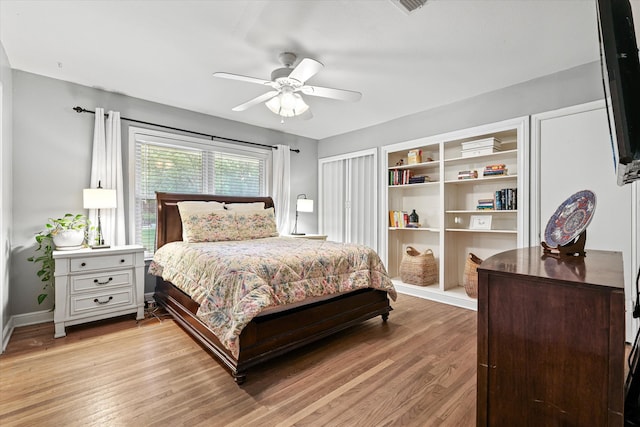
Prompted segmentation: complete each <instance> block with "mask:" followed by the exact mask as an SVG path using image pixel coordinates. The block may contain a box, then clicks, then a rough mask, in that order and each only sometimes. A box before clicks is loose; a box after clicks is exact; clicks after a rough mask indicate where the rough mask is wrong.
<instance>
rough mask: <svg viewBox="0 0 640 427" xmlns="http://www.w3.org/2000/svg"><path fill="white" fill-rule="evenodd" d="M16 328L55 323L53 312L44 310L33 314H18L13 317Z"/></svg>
mask: <svg viewBox="0 0 640 427" xmlns="http://www.w3.org/2000/svg"><path fill="white" fill-rule="evenodd" d="M11 320H12V321H13V326H14V328H19V327H20V326H28V325H36V324H38V323H47V322H53V311H51V310H42V311H34V312H33V313H24V314H16V315H13V316H11Z"/></svg>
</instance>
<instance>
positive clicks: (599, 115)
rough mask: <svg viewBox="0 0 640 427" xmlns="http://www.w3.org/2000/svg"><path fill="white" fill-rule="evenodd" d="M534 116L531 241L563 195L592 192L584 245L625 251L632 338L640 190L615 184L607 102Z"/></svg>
mask: <svg viewBox="0 0 640 427" xmlns="http://www.w3.org/2000/svg"><path fill="white" fill-rule="evenodd" d="M532 120H533V121H532V144H531V150H532V167H531V170H532V174H534V175H535V177H533V176H532V179H531V186H532V191H531V205H532V212H531V218H532V224H531V230H532V234H531V242H532V244H536V242H540V241H542V240H543V239H544V230H545V228H546V225H547V222H548V220H549V218H550V217H551V215H553V213H554V212H555V210H556V209H557V207H558V206H559V205H560V204H561V203H562V202H563V201H564V200H566V199H567V198H568V197H569V196H571V195H572V194H574V193H576V192H578V191H580V190H591V191H593V192H594V193H595V195H596V209H595V213H594V215H593V219H592V221H591V223H590V225H589V226H588V228H587V242H586V248H587V249H597V250H612V251H621V252H622V253H623V262H624V269H625V272H624V273H625V299H626V308H627V319H626V320H627V322H626V324H627V330H626V332H627V333H626V338H627V340H628V341H632V340H633V338H634V336H635V332H634V331H635V330H636V327H633V319H632V317H631V311H632V310H630V308H631V307H632V301H633V300H634V299H635V290H634V289H633V287H632V283H633V282H634V281H635V275H634V271H637V269H638V259H637V254H636V252H635V251H636V248H637V246H635V245H636V243H634V242H635V241H636V239H635V238H634V237H633V235H634V234H635V230H637V227H638V222H639V220H638V218H637V204H638V200H637V190H636V188H635V187H634V186H632V185H626V186H624V187H619V186H618V185H617V184H616V173H615V168H614V164H613V157H612V148H611V139H610V136H609V125H608V122H607V115H606V108H605V104H604V101H602V102H600V101H599V102H592V103H588V104H583V105H578V106H575V107H570V108H565V109H561V110H556V111H551V112H548V113H543V114H538V115H535V116H532ZM634 185H635V184H634ZM634 204H635V206H636V208H634ZM587 256H588V253H587Z"/></svg>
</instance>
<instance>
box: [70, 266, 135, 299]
mask: <svg viewBox="0 0 640 427" xmlns="http://www.w3.org/2000/svg"><path fill="white" fill-rule="evenodd" d="M131 275H132V270H118V271H108V272H105V273H102V274H100V273H93V274H83V275H80V276H72V277H71V292H72V293H77V292H84V291H95V290H98V289H106V288H111V287H115V286H126V285H131V283H133V278H132V277H131Z"/></svg>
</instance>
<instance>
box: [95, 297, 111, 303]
mask: <svg viewBox="0 0 640 427" xmlns="http://www.w3.org/2000/svg"><path fill="white" fill-rule="evenodd" d="M112 299H113V297H112V296H110V297H109V299H108V300H106V301H100V300H99V299H98V298H96V299H94V300H93V302H95V303H96V304H106V303H108V302H109V301H111V300H112Z"/></svg>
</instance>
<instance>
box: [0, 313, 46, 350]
mask: <svg viewBox="0 0 640 427" xmlns="http://www.w3.org/2000/svg"><path fill="white" fill-rule="evenodd" d="M47 322H53V311H51V310H43V311H34V312H33V313H25V314H15V315H13V316H11V317H10V318H9V321H8V322H7V324H6V326H5V327H4V330H3V331H2V352H1V353H4V351H5V349H6V348H7V345H8V344H9V339H11V335H12V334H13V331H14V330H15V328H19V327H20V326H28V325H37V324H38V323H47Z"/></svg>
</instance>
